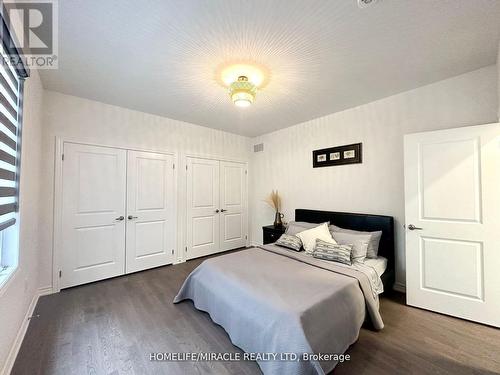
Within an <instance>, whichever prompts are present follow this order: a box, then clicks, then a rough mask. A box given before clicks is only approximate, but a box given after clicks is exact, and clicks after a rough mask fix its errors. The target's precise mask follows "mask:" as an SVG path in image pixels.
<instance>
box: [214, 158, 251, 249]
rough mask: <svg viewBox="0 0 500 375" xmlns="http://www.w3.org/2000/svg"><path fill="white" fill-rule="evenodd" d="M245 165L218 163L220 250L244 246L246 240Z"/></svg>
mask: <svg viewBox="0 0 500 375" xmlns="http://www.w3.org/2000/svg"><path fill="white" fill-rule="evenodd" d="M246 199H247V183H246V165H245V164H242V163H234V162H227V161H221V162H220V208H221V212H220V249H221V250H231V249H236V248H238V247H243V246H245V245H246V242H247V241H246V239H247V204H246Z"/></svg>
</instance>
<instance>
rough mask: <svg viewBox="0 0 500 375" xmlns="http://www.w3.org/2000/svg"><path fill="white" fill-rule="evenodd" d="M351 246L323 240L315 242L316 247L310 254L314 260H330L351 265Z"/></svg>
mask: <svg viewBox="0 0 500 375" xmlns="http://www.w3.org/2000/svg"><path fill="white" fill-rule="evenodd" d="M351 252H352V246H351V245H339V244H335V243H331V242H325V241H323V240H319V239H318V240H316V247H315V248H314V251H313V253H312V256H313V257H314V258H318V259H324V260H331V261H333V262H339V263H343V264H347V265H349V266H350V265H351V264H352V262H351Z"/></svg>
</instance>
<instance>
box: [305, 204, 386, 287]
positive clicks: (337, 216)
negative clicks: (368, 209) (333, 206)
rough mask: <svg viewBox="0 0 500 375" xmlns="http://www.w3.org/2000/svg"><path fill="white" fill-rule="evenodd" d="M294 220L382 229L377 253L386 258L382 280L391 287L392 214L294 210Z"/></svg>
mask: <svg viewBox="0 0 500 375" xmlns="http://www.w3.org/2000/svg"><path fill="white" fill-rule="evenodd" d="M295 221H306V222H308V223H324V222H325V221H329V222H330V223H332V224H335V225H337V226H339V227H341V228H346V229H354V230H359V231H365V232H374V231H377V230H381V231H382V238H381V239H380V245H379V251H378V253H379V255H381V256H383V257H384V258H387V269H386V272H385V273H384V276H385V277H383V278H382V280H383V281H384V286H385V287H386V290H387V289H388V288H392V283H393V282H394V263H395V261H394V219H393V218H392V216H383V215H368V214H356V213H349V212H333V211H317V210H305V209H296V210H295Z"/></svg>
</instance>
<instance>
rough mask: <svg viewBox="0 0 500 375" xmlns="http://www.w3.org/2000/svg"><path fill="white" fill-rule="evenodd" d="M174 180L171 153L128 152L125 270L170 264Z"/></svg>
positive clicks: (130, 270)
mask: <svg viewBox="0 0 500 375" xmlns="http://www.w3.org/2000/svg"><path fill="white" fill-rule="evenodd" d="M174 182H175V175H174V158H173V156H172V155H165V154H157V153H151V152H138V151H128V168H127V245H126V272H127V273H130V272H136V271H140V270H144V269H147V268H152V267H158V266H163V265H166V264H170V263H173V260H174V248H175V235H176V210H175V193H174V189H175V187H174Z"/></svg>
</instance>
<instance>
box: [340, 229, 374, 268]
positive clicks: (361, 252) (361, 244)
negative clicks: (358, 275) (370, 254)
mask: <svg viewBox="0 0 500 375" xmlns="http://www.w3.org/2000/svg"><path fill="white" fill-rule="evenodd" d="M332 235H333V238H334V239H335V241H336V242H337V243H338V244H340V245H351V246H352V253H351V260H352V263H356V262H361V263H363V262H364V261H365V258H366V251H367V250H368V243H369V242H370V238H371V234H369V233H367V234H359V233H345V232H333V233H332Z"/></svg>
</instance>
